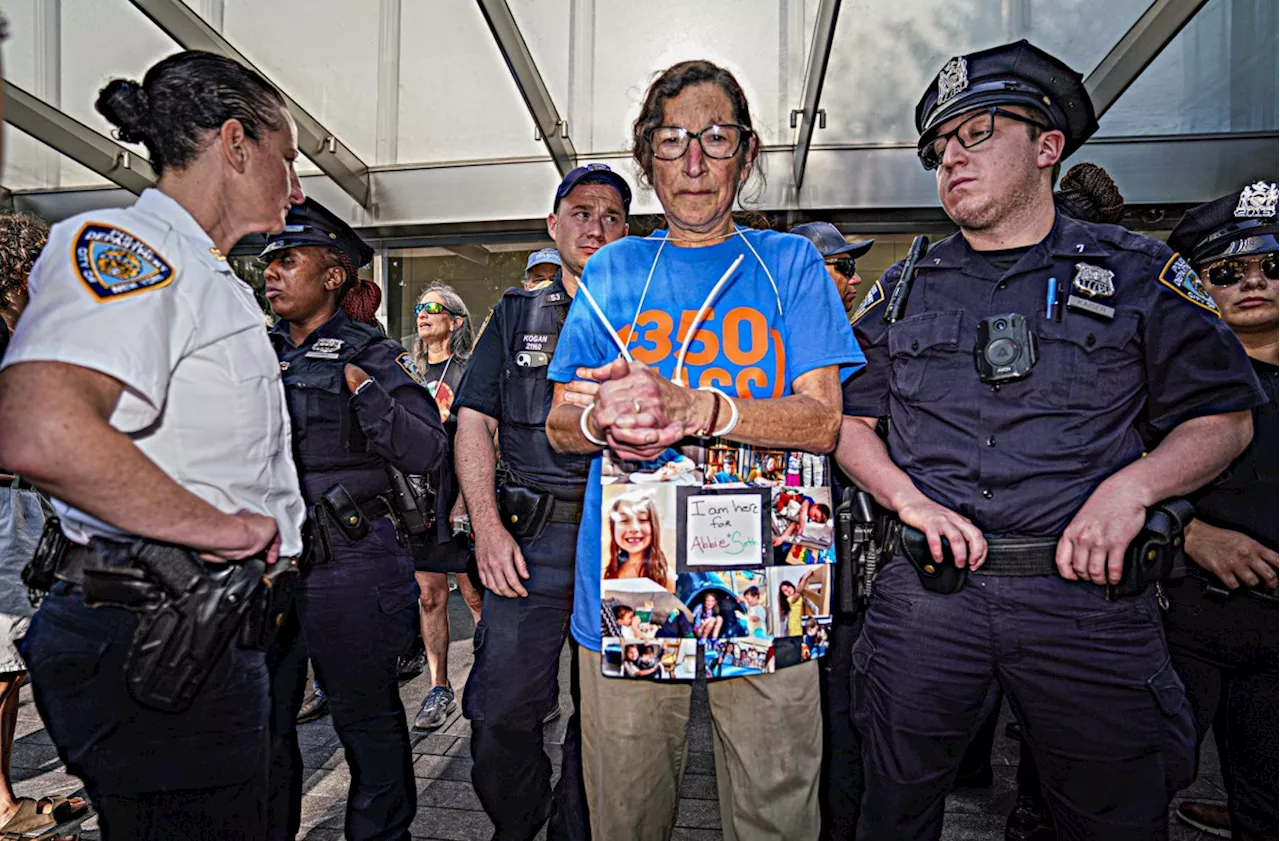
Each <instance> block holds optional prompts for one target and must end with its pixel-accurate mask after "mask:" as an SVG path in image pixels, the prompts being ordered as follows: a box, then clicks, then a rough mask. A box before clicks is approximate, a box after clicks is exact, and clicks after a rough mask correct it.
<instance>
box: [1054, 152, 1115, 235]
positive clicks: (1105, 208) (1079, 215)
mask: <svg viewBox="0 0 1280 841" xmlns="http://www.w3.org/2000/svg"><path fill="white" fill-rule="evenodd" d="M1053 200H1054V202H1055V203H1056V204H1057V205H1058V207H1059V209H1061V210H1062V212H1063V213H1065V214H1067V215H1068V216H1070V217H1072V218H1073V219H1081V220H1083V221H1085V222H1105V223H1107V224H1111V225H1118V224H1120V220H1121V219H1123V218H1124V196H1122V195H1120V188H1119V187H1117V186H1116V182H1115V181H1114V180H1112V178H1111V176H1110V175H1108V174H1107V171H1106V170H1105V169H1103V168H1102V167H1100V166H1098V165H1097V164H1091V163H1078V164H1076V165H1075V166H1073V167H1071V169H1069V170H1067V174H1066V175H1064V176H1062V181H1060V182H1059V183H1058V190H1057V192H1055V193H1054V194H1053Z"/></svg>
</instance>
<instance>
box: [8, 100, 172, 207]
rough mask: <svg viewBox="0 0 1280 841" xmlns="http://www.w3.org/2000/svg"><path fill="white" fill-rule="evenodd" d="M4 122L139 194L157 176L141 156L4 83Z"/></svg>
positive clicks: (151, 184)
mask: <svg viewBox="0 0 1280 841" xmlns="http://www.w3.org/2000/svg"><path fill="white" fill-rule="evenodd" d="M4 94H5V100H6V101H5V115H4V116H5V120H7V121H8V122H9V123H11V124H13V126H14V127H16V128H18V129H21V130H22V131H24V132H26V133H27V134H29V135H31V136H32V137H34V138H36V139H37V140H39V141H41V142H42V143H44V144H45V145H47V146H49V147H51V148H53V149H55V150H57V151H58V152H61V153H62V154H64V155H66V156H67V157H68V158H71V160H73V161H75V162H77V163H79V164H83V165H84V166H86V167H88V168H89V169H91V170H93V171H94V172H96V173H98V174H99V175H101V176H102V177H103V178H106V179H108V180H110V181H112V182H113V183H115V184H119V185H120V186H121V187H123V188H125V189H126V190H128V191H129V192H131V193H134V194H138V193H141V192H142V191H143V190H145V189H147V188H148V187H153V186H155V183H156V173H155V170H153V169H152V168H151V164H150V163H149V162H148V161H147V159H146V158H144V157H143V156H141V155H138V154H136V153H134V152H131V151H129V150H128V149H126V148H125V147H123V146H121V145H120V144H119V143H117V142H115V141H114V140H112V139H111V138H110V137H107V136H106V135H105V134H100V133H98V132H96V131H94V130H93V129H91V128H89V127H88V126H86V125H85V124H84V123H82V122H80V121H78V120H76V119H75V118H73V117H70V116H68V115H67V114H65V113H64V112H62V111H59V110H58V109H57V108H54V107H53V106H52V105H50V104H49V103H47V102H45V101H44V100H42V99H40V98H39V97H36V96H32V95H31V94H29V93H27V92H26V91H24V90H23V89H22V88H20V87H18V86H17V85H15V84H13V83H12V82H10V81H8V80H5V83H4Z"/></svg>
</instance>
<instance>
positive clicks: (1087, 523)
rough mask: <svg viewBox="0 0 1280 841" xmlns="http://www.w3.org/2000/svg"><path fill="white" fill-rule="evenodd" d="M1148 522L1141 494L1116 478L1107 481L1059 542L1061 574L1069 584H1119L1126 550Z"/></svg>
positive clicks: (1058, 558) (1088, 501) (1094, 494)
mask: <svg viewBox="0 0 1280 841" xmlns="http://www.w3.org/2000/svg"><path fill="white" fill-rule="evenodd" d="M1146 520H1147V509H1146V507H1145V506H1143V504H1142V502H1141V498H1140V494H1139V493H1138V492H1136V491H1135V490H1133V489H1132V488H1129V487H1127V486H1126V484H1125V483H1124V481H1123V480H1117V479H1116V477H1114V476H1113V477H1112V478H1111V479H1108V480H1107V481H1105V482H1103V483H1102V484H1101V485H1099V486H1098V488H1097V490H1095V491H1094V492H1093V495H1092V496H1090V497H1089V499H1088V500H1087V501H1086V502H1085V504H1084V507H1083V508H1081V509H1080V510H1079V511H1077V512H1076V516H1075V517H1074V518H1072V520H1071V523H1070V524H1069V525H1068V526H1067V529H1066V531H1064V532H1063V533H1062V538H1061V539H1060V540H1059V541H1058V553H1057V555H1056V557H1055V560H1056V562H1057V565H1058V574H1059V575H1061V576H1062V577H1063V578H1065V579H1067V580H1068V581H1092V582H1093V583H1094V584H1099V585H1101V584H1108V583H1110V584H1119V583H1120V574H1121V573H1122V572H1123V571H1124V552H1125V549H1127V548H1128V547H1129V544H1130V543H1132V542H1133V539H1134V538H1135V537H1137V536H1138V532H1140V531H1142V524H1143V523H1145V522H1146Z"/></svg>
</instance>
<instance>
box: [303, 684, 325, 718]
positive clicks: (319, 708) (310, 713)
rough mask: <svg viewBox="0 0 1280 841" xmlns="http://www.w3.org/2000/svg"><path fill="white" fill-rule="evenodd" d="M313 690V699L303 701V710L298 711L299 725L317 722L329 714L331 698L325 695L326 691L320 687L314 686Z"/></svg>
mask: <svg viewBox="0 0 1280 841" xmlns="http://www.w3.org/2000/svg"><path fill="white" fill-rule="evenodd" d="M312 689H313V692H312V694H311V697H310V698H308V699H307V700H305V701H303V702H302V708H301V709H299V710H298V723H299V724H305V723H306V722H308V721H315V720H316V719H317V718H323V717H324V716H326V715H328V714H329V696H328V695H325V694H324V690H323V689H321V688H320V687H319V686H314V687H312Z"/></svg>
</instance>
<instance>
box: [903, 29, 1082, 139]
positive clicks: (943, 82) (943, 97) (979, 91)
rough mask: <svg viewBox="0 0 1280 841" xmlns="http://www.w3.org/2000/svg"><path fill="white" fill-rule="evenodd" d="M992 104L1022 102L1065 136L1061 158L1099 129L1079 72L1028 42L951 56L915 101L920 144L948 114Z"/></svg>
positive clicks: (932, 135)
mask: <svg viewBox="0 0 1280 841" xmlns="http://www.w3.org/2000/svg"><path fill="white" fill-rule="evenodd" d="M992 105H1025V106H1027V107H1030V108H1034V109H1036V110H1037V111H1039V112H1040V113H1041V114H1043V115H1044V116H1045V118H1046V119H1047V120H1048V125H1049V127H1050V128H1053V129H1057V130H1059V131H1061V132H1062V133H1063V134H1064V135H1065V136H1066V144H1065V146H1064V148H1063V150H1062V158H1063V160H1065V159H1066V158H1068V157H1069V156H1070V155H1071V154H1072V153H1074V152H1075V151H1076V150H1077V149H1079V148H1080V147H1081V146H1082V145H1083V144H1084V142H1085V141H1086V140H1088V139H1089V138H1090V137H1092V136H1093V133H1094V132H1095V131H1097V130H1098V118H1097V115H1096V113H1095V112H1094V108H1093V100H1091V99H1090V98H1089V92H1088V91H1087V90H1086V89H1085V86H1084V77H1083V76H1082V75H1080V74H1079V73H1077V72H1076V71H1074V70H1072V69H1071V68H1070V67H1068V66H1067V65H1065V64H1063V63H1062V62H1061V61H1059V60H1058V59H1056V58H1054V57H1053V56H1051V55H1049V54H1048V53H1047V52H1045V51H1044V50H1042V49H1040V48H1039V47H1037V46H1035V45H1034V44H1032V43H1031V42H1029V41H1026V40H1022V41H1016V42H1014V43H1012V44H1004V45H1003V46H999V47H993V48H992V49H989V50H982V51H981V52H976V53H970V54H969V55H964V56H956V57H955V58H953V59H951V60H950V61H948V62H947V63H946V64H945V65H943V67H942V70H941V71H940V72H939V73H938V75H937V76H935V77H934V79H933V81H932V82H931V83H930V84H929V89H928V90H926V91H925V92H924V96H923V97H921V99H920V102H919V103H918V104H917V105H916V131H917V132H919V133H920V145H921V146H922V147H923V146H924V144H926V143H928V142H929V141H931V140H933V138H934V136H935V135H936V134H937V128H938V126H940V125H942V124H943V123H945V122H946V121H947V120H950V119H951V118H952V117H956V116H959V115H960V114H964V113H967V112H969V111H976V110H978V109H980V108H986V107H988V106H992Z"/></svg>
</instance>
